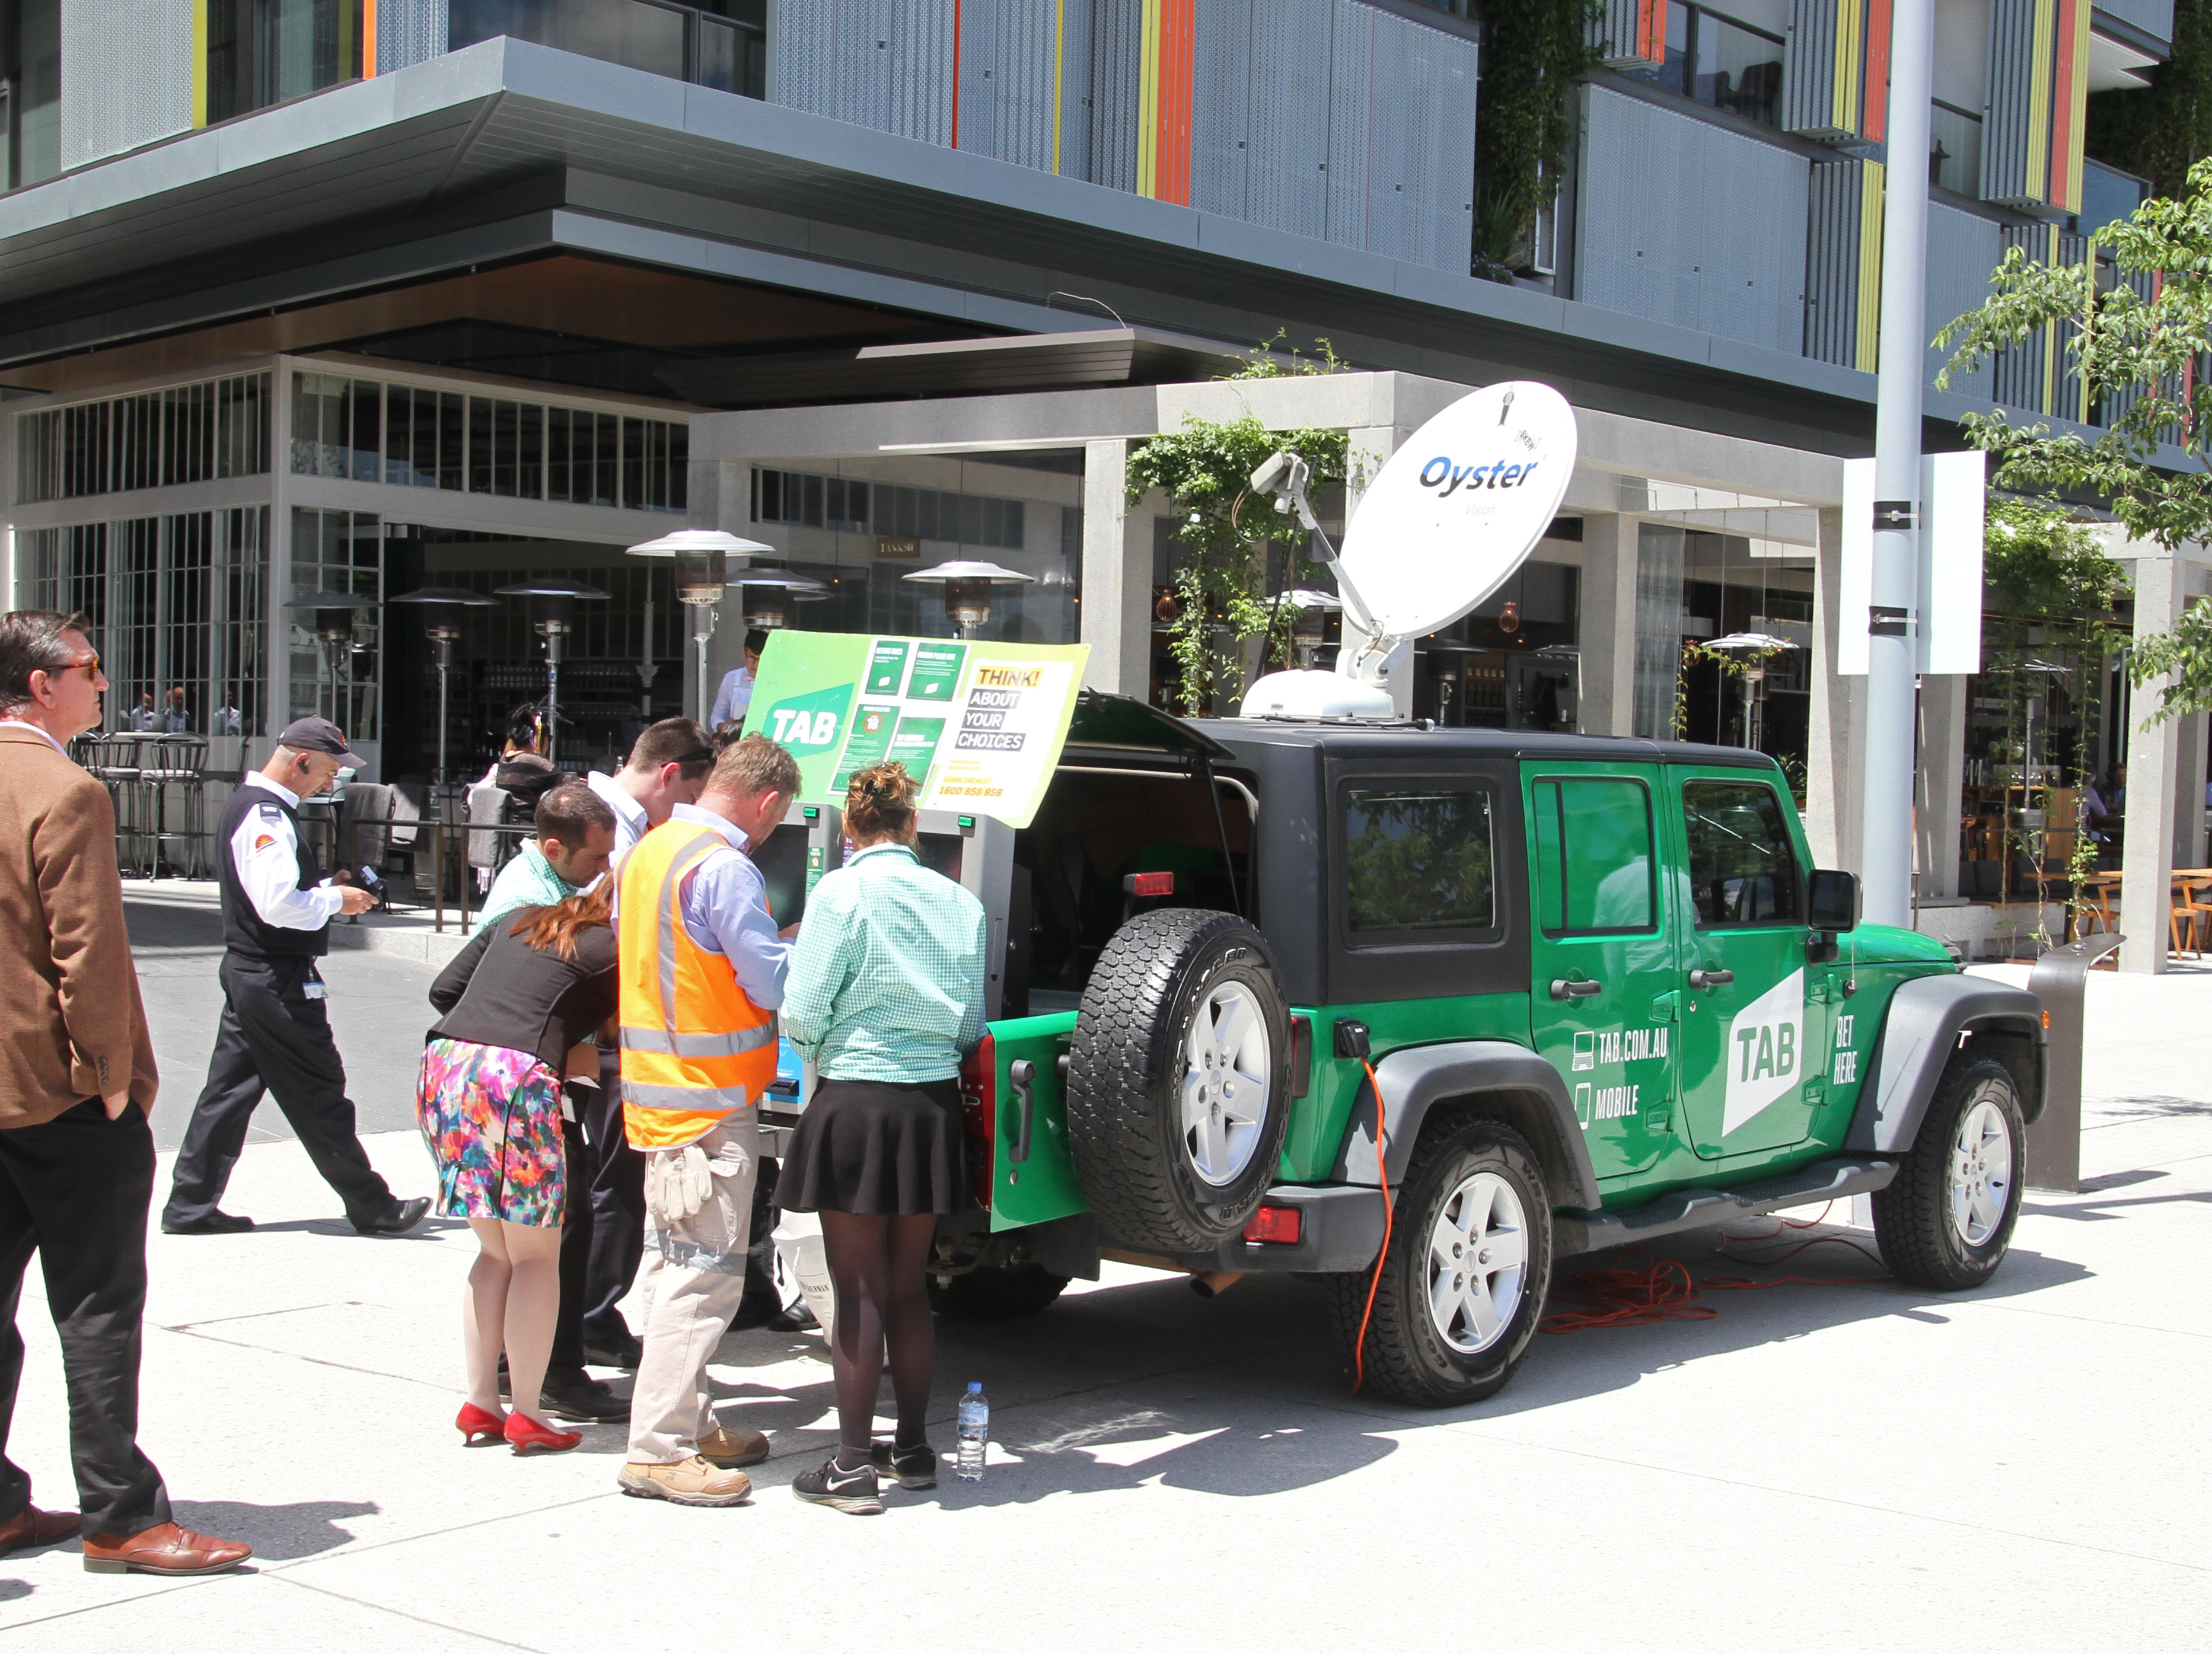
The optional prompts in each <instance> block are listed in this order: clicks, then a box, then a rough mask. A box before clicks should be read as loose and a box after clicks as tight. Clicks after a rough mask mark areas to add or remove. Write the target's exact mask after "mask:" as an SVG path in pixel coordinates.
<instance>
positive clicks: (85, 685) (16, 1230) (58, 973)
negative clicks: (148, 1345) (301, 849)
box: [0, 609, 252, 1574]
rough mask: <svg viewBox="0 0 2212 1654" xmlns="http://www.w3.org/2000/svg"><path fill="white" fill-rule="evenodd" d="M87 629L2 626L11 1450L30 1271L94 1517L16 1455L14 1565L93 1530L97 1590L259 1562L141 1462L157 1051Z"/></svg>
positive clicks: (6, 1332)
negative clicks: (182, 1519) (88, 749)
mask: <svg viewBox="0 0 2212 1654" xmlns="http://www.w3.org/2000/svg"><path fill="white" fill-rule="evenodd" d="M87 624H88V622H87V621H86V620H85V617H83V616H82V615H62V614H56V613H54V612H53V611H51V610H40V609H26V610H19V611H16V612H15V613H13V614H8V615H0V954H3V955H4V956H5V957H6V958H8V959H9V960H10V961H11V962H13V963H14V964H15V966H16V967H17V969H16V970H15V974H14V975H13V976H11V977H10V978H9V982H10V984H11V989H10V992H9V996H8V999H7V1002H6V1009H5V1011H4V1012H0V1016H4V1019H5V1024H6V1026H5V1037H4V1038H0V1305H4V1307H5V1319H4V1321H0V1443H5V1442H6V1440H7V1438H8V1427H9V1424H10V1423H11V1422H12V1421H13V1419H14V1416H15V1391H16V1386H17V1383H19V1382H20V1380H21V1377H22V1372H23V1341H22V1339H21V1335H19V1334H18V1333H17V1332H16V1330H15V1310H16V1305H17V1304H18V1302H19V1300H20V1298H21V1293H22V1288H23V1272H24V1269H25V1268H26V1267H27V1265H28V1264H29V1263H30V1261H31V1254H32V1253H33V1252H34V1251H35V1252H36V1253H38V1255H39V1263H40V1269H41V1271H42V1272H43V1273H44V1274H45V1276H46V1305H47V1308H48V1310H49V1311H50V1312H51V1313H52V1316H53V1319H54V1330H55V1332H56V1334H57V1335H58V1336H59V1339H60V1342H61V1349H62V1373H63V1378H64V1383H66V1385H67V1387H68V1390H69V1414H70V1458H71V1459H72V1460H73V1461H74V1462H75V1464H76V1482H77V1497H78V1499H79V1500H80V1501H81V1503H82V1514H81V1515H80V1513H79V1512H77V1511H41V1510H39V1509H37V1508H36V1507H35V1506H33V1505H32V1503H31V1478H30V1476H29V1475H27V1473H26V1472H24V1471H23V1470H22V1469H20V1468H19V1467H17V1466H16V1465H15V1464H14V1463H13V1462H10V1461H9V1459H8V1458H7V1457H6V1456H4V1454H0V1556H6V1555H8V1554H10V1553H12V1552H15V1551H19V1550H26V1549H29V1548H33V1547H37V1546H43V1545H53V1544H58V1543H59V1542H61V1541H63V1540H65V1539H68V1538H70V1537H71V1536H73V1535H76V1533H78V1532H79V1531H80V1529H82V1533H83V1535H84V1566H85V1567H86V1568H87V1569H88V1571H90V1572H95V1573H163V1574H202V1573H213V1572H217V1571H218V1570H221V1569H224V1568H234V1567H236V1566H238V1565H239V1564H240V1562H242V1561H244V1560H246V1558H247V1557H248V1556H250V1555H252V1551H251V1550H250V1549H249V1548H247V1547H246V1546H245V1545H242V1544H240V1543H238V1542H236V1541H234V1540H226V1539H214V1538H210V1537H209V1536H208V1535H204V1534H196V1533H192V1532H191V1531H190V1530H188V1529H183V1528H179V1526H177V1524H176V1522H175V1520H174V1518H173V1516H172V1514H171V1512H170V1510H169V1496H168V1492H167V1489H166V1488H165V1487H163V1486H162V1483H161V1472H160V1471H158V1470H156V1469H155V1468H154V1467H153V1465H152V1464H151V1463H150V1462H149V1461H148V1459H147V1457H146V1456H145V1454H144V1453H143V1452H141V1451H140V1450H139V1447H138V1355H139V1347H140V1341H141V1336H142V1327H143V1322H144V1319H145V1312H146V1208H147V1206H148V1205H149V1202H150V1201H152V1200H153V1198H154V1134H153V1133H152V1132H151V1131H150V1130H149V1129H148V1128H147V1124H146V1116H147V1112H148V1111H149V1110H151V1109H152V1108H153V1106H154V1092H155V1085H156V1081H157V1076H156V1074H155V1067H154V1042H153V1037H152V1035H151V1034H150V1033H149V1031H147V1027H146V1012H145V1009H144V1007H143V1005H142V1003H141V1002H140V1000H139V997H138V976H137V970H135V969H134V968H133V964H132V961H131V938H130V935H129V933H127V932H126V931H125V929H124V923H123V885H122V882H121V880H120V879H118V878H117V877H116V872H115V812H114V810H113V808H112V806H110V805H109V803H108V800H107V792H106V788H105V787H102V786H101V785H100V782H98V781H95V780H94V779H93V777H92V776H91V775H88V774H87V773H86V772H85V771H84V770H83V769H81V768H79V767H78V766H77V765H76V764H74V763H70V758H69V754H68V751H67V744H68V742H69V741H70V739H71V738H72V737H74V736H77V735H81V734H82V733H84V732H85V731H86V730H88V729H91V728H94V727H96V726H97V725H98V724H99V722H100V691H101V690H105V689H106V687H107V679H106V678H104V677H102V676H101V675H100V656H99V655H98V654H94V651H93V648H92V645H91V644H90V643H88V642H86V640H85V628H86V626H87Z"/></svg>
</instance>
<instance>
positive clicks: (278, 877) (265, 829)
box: [230, 772, 345, 930]
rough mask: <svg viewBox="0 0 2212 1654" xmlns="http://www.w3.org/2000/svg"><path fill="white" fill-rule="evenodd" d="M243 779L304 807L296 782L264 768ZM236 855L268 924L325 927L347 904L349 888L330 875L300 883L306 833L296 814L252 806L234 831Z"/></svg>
mask: <svg viewBox="0 0 2212 1654" xmlns="http://www.w3.org/2000/svg"><path fill="white" fill-rule="evenodd" d="M240 786H244V787H265V788H266V789H268V790H269V791H270V792H271V793H274V794H276V796H277V797H278V798H280V799H282V800H284V802H285V803H287V804H289V805H290V806H292V807H293V808H294V809H295V810H296V809H298V808H299V807H300V800H299V797H298V795H297V794H295V793H293V791H292V790H291V788H289V787H279V786H278V785H277V784H276V782H275V781H270V779H269V777H268V776H266V775H261V774H259V773H258V772H257V773H256V774H253V775H248V776H247V777H246V779H245V781H242V782H240ZM230 860H231V866H232V867H235V868H237V869H238V882H239V885H240V887H242V888H243V889H244V890H245V891H246V899H247V900H248V901H250V902H252V903H253V910H254V911H255V912H256V913H258V914H259V915H261V922H262V923H264V925H275V926H276V927H277V928H278V929H280V930H320V929H321V928H322V927H324V926H325V925H327V924H328V923H330V922H331V920H333V919H335V918H336V917H337V915H338V914H339V912H340V910H341V909H343V908H344V906H345V897H344V895H343V892H341V891H339V890H338V888H337V886H336V885H332V884H331V881H330V880H329V879H325V880H324V881H323V882H322V883H321V884H319V885H311V886H310V887H309V888H307V889H306V890H304V891H303V890H301V888H300V836H299V833H298V831H297V830H295V828H294V827H293V825H292V818H291V817H290V816H289V815H288V814H286V813H285V812H283V811H282V810H279V809H277V808H276V807H275V806H267V807H264V808H262V809H259V810H255V811H252V812H249V813H248V814H247V816H246V819H245V820H244V821H242V822H240V823H239V824H238V830H237V831H236V832H234V833H233V834H232V835H231V836H230Z"/></svg>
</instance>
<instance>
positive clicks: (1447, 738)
mask: <svg viewBox="0 0 2212 1654" xmlns="http://www.w3.org/2000/svg"><path fill="white" fill-rule="evenodd" d="M1190 727H1192V728H1194V729H1195V730H1198V731H1200V733H1203V734H1205V735H1206V736H1207V737H1209V738H1211V739H1213V740H1216V741H1218V742H1219V743H1221V744H1222V745H1225V746H1226V747H1228V748H1229V749H1230V750H1231V751H1236V752H1239V753H1241V752H1243V751H1246V750H1249V749H1251V748H1254V747H1275V748H1284V747H1305V748H1320V749H1322V750H1323V751H1327V752H1328V753H1331V754H1334V755H1336V756H1339V757H1362V758H1378V757H1401V756H1402V757H1420V758H1423V759H1433V758H1435V757H1438V756H1440V755H1442V754H1445V753H1453V754H1463V755H1464V756H1466V757H1483V758H1506V757H1510V758H1536V759H1540V760H1541V759H1544V758H1552V759H1556V760H1558V761H1559V762H1561V763H1606V762H1607V761H1610V762H1613V763H1702V764H1728V765H1732V766H1735V767H1736V768H1739V769H1764V770H1770V771H1771V770H1777V769H1779V768H1780V766H1779V765H1778V764H1777V763H1775V762H1774V760H1773V759H1772V758H1770V757H1767V756H1766V754H1765V753H1764V752H1753V751H1747V749H1745V748H1743V747H1740V746H1709V745H1705V744H1703V743H1701V742H1697V741H1647V740H1643V739H1638V738H1636V737H1633V736H1625V735H1550V734H1544V733H1539V732H1537V731H1534V730H1527V729H1449V728H1445V727H1441V726H1431V727H1422V726H1420V725H1419V724H1413V723H1403V724H1356V723H1352V722H1348V721H1347V722H1344V723H1334V722H1322V721H1296V720H1291V719H1273V718H1196V719H1192V720H1190Z"/></svg>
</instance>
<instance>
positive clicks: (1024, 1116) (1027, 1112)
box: [1006, 1057, 1036, 1165]
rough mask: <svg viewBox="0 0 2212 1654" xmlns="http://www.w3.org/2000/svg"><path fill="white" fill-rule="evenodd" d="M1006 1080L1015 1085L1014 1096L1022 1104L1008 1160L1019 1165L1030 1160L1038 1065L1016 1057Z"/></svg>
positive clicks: (1008, 1066) (1009, 1068)
mask: <svg viewBox="0 0 2212 1654" xmlns="http://www.w3.org/2000/svg"><path fill="white" fill-rule="evenodd" d="M1006 1078H1007V1079H1009V1080H1011V1081H1012V1083H1013V1087H1014V1096H1015V1097H1016V1098H1018V1100H1019V1101H1020V1103H1021V1110H1022V1111H1021V1114H1020V1116H1019V1118H1020V1122H1021V1123H1020V1124H1019V1125H1018V1127H1016V1128H1015V1131H1014V1146H1013V1147H1012V1148H1011V1149H1009V1150H1008V1151H1007V1152H1006V1158H1008V1159H1009V1160H1012V1161H1013V1162H1014V1164H1017V1165H1018V1164H1021V1163H1022V1162H1023V1161H1024V1160H1026V1159H1028V1158H1030V1125H1031V1124H1032V1123H1033V1122H1035V1121H1036V1063H1034V1062H1032V1061H1030V1060H1029V1059H1028V1058H1027V1057H1016V1058H1015V1059H1014V1060H1013V1061H1012V1062H1010V1063H1008V1064H1007V1065H1006Z"/></svg>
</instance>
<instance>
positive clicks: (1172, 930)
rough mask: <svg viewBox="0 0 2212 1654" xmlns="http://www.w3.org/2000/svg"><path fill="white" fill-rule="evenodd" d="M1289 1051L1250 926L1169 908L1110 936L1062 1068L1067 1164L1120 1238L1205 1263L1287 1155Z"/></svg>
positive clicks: (1279, 1003) (1284, 1021)
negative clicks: (1203, 1256) (1201, 1256)
mask: <svg viewBox="0 0 2212 1654" xmlns="http://www.w3.org/2000/svg"><path fill="white" fill-rule="evenodd" d="M1290 1047H1291V1040H1290V1012H1289V1011H1288V1009H1287V1007H1286V1006H1285V1002H1284V994H1283V988H1282V983H1281V982H1280V981H1279V980H1278V978H1277V977H1276V975H1275V965H1274V958H1273V955H1272V954H1271V953H1270V952H1269V951H1268V948H1267V941H1266V939H1264V938H1263V937H1261V934H1260V933H1259V932H1258V931H1257V930H1255V929H1254V928H1253V927H1252V926H1251V925H1249V924H1248V923H1247V922H1246V921H1243V919H1240V918H1238V917H1237V915H1234V914H1229V913H1210V912H1206V911H1203V910H1201V909H1194V908H1162V909H1156V910H1154V911H1153V912H1151V913H1144V914H1139V915H1137V916H1136V917H1135V918H1133V919H1131V920H1130V921H1128V922H1127V924H1125V925H1123V926H1122V927H1121V929H1119V930H1117V931H1116V932H1115V933H1114V937H1113V939H1112V940H1111V941H1109V942H1108V943H1107V945H1106V949H1105V952H1103V953H1102V954H1101V955H1100V956H1099V959H1098V964H1097V968H1096V969H1095V970H1092V972H1091V982H1090V985H1089V986H1088V987H1086V988H1085V989H1084V991H1083V1005H1082V1009H1081V1010H1080V1012H1079V1013H1078V1014H1077V1017H1076V1019H1075V1037H1074V1042H1073V1046H1072V1048H1071V1049H1070V1051H1069V1062H1068V1071H1067V1138H1068V1151H1069V1155H1070V1158H1072V1159H1073V1162H1074V1164H1075V1176H1076V1181H1077V1182H1078V1183H1079V1184H1080V1185H1081V1187H1082V1189H1083V1196H1084V1199H1085V1201H1088V1202H1089V1203H1090V1206H1091V1211H1092V1212H1093V1213H1095V1214H1096V1215H1097V1219H1098V1222H1099V1225H1100V1227H1101V1228H1102V1229H1103V1231H1105V1233H1106V1235H1107V1237H1109V1239H1111V1240H1113V1241H1115V1242H1117V1243H1119V1244H1121V1245H1123V1246H1126V1247H1129V1248H1132V1249H1133V1250H1139V1251H1152V1252H1164V1253H1176V1252H1210V1251H1212V1250H1214V1249H1215V1248H1216V1247H1218V1246H1219V1245H1220V1244H1222V1243H1223V1242H1224V1241H1226V1240H1228V1239H1230V1238H1231V1237H1234V1236H1235V1235H1237V1233H1239V1232H1240V1231H1242V1230H1243V1227H1244V1225H1245V1224H1246V1223H1247V1222H1248V1221H1249V1220H1250V1219H1251V1216H1252V1213H1254V1212H1255V1210H1256V1209H1257V1208H1258V1207H1259V1205H1260V1200H1261V1196H1262V1195H1265V1194H1266V1193H1267V1186H1268V1184H1269V1183H1272V1182H1273V1181H1274V1177H1275V1166H1276V1161H1277V1159H1278V1158H1279V1157H1280V1155H1281V1153H1282V1149H1283V1133H1284V1131H1285V1128H1286V1127H1287V1126H1288V1123H1289V1120H1290Z"/></svg>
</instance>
